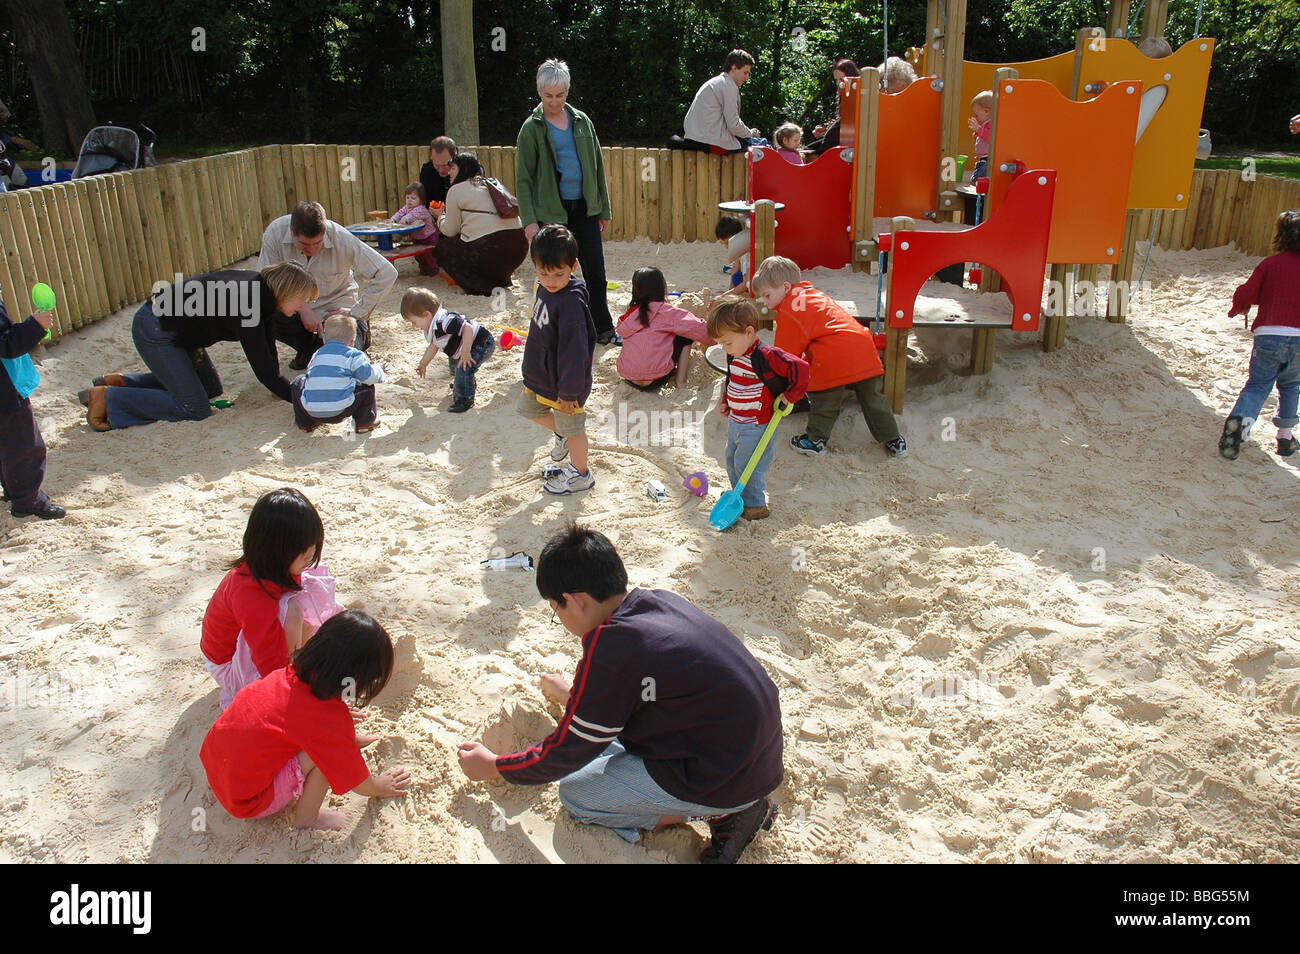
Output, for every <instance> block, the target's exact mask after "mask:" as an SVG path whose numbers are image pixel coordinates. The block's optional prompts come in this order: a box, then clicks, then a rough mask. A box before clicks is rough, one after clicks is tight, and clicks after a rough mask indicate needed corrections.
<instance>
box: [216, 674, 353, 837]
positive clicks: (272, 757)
mask: <svg viewBox="0 0 1300 954" xmlns="http://www.w3.org/2000/svg"><path fill="white" fill-rule="evenodd" d="M299 752H306V753H307V757H308V758H310V759H311V760H312V762H313V763H315V765H316V767H317V768H319V769H320V770H321V771H322V772H324V773H325V778H326V780H327V781H328V782H329V783H330V788H332V789H334V791H335V792H337V793H339V794H340V795H341V794H343V793H344V792H350V791H352V789H354V788H356V787H357V786H358V785H360V784H361V783H362V782H364V781H365V780H366V779H367V778H369V777H370V767H369V766H368V765H367V764H366V760H365V758H363V757H362V755H361V749H359V748H358V747H357V735H356V729H355V727H354V726H353V722H352V715H351V713H349V712H348V707H347V705H346V704H345V703H344V702H343V700H342V699H341V698H334V699H317V698H316V697H315V696H313V695H312V694H311V689H310V688H309V687H308V686H307V685H306V684H305V683H303V682H301V681H300V680H299V679H298V676H297V675H296V674H295V673H294V671H293V667H292V666H286V667H285V668H283V669H277V670H276V671H275V672H273V673H271V674H270V675H267V676H264V677H263V678H261V679H259V680H258V681H257V682H252V683H249V684H248V685H247V686H245V687H244V688H243V689H241V690H239V693H238V695H236V696H235V701H234V702H232V703H231V704H230V706H229V708H227V709H226V711H225V712H223V713H221V716H220V718H218V719H217V722H216V725H214V726H213V727H212V729H211V730H210V731H209V732H208V737H207V738H206V739H204V740H203V748H202V749H200V750H199V758H200V759H201V760H202V762H203V767H204V768H205V769H206V770H207V773H208V784H210V785H211V786H212V792H213V794H214V795H216V796H217V801H219V802H221V804H222V805H223V806H225V809H226V811H228V812H230V814H232V815H234V816H235V817H236V818H252V817H253V816H255V815H259V814H261V813H262V812H263V811H265V810H266V809H267V808H269V807H270V805H271V800H272V798H273V797H274V794H275V793H274V791H273V788H272V783H273V782H274V780H275V776H276V773H277V772H279V771H280V769H282V768H284V765H285V763H286V762H288V761H289V759H291V758H293V757H295V756H296V755H297V754H298V753H299Z"/></svg>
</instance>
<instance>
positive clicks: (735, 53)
mask: <svg viewBox="0 0 1300 954" xmlns="http://www.w3.org/2000/svg"><path fill="white" fill-rule="evenodd" d="M753 68H754V58H753V57H752V56H750V55H749V54H748V53H746V52H745V51H744V50H732V51H731V52H730V53H728V54H727V60H726V62H725V63H723V64H722V72H721V73H719V74H718V75H717V76H715V77H713V79H711V80H709V81H708V82H706V83H705V84H704V85H703V86H701V87H700V88H699V89H698V90H696V92H695V99H694V101H693V102H692V103H691V108H690V109H689V110H687V112H686V122H685V125H684V131H685V134H686V137H685V138H686V139H687V141H688V142H694V143H696V144H700V145H705V146H709V147H712V148H711V149H710V151H711V152H713V153H715V154H718V153H724V152H740V151H741V150H742V149H744V148H745V147H746V146H749V145H750V144H751V141H752V140H755V139H759V138H761V136H762V133H761V132H760V131H759V130H757V129H753V128H751V127H749V126H746V125H745V123H744V121H743V120H742V119H741V118H740V87H741V86H743V85H744V84H745V83H746V82H747V81H748V80H749V74H750V71H751V70H752V69H753Z"/></svg>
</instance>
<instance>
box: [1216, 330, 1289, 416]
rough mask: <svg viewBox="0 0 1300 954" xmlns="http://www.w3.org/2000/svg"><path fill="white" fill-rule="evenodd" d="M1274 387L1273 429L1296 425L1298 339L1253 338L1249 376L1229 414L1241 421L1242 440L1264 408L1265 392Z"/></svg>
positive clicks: (1259, 336) (1267, 336)
mask: <svg viewBox="0 0 1300 954" xmlns="http://www.w3.org/2000/svg"><path fill="white" fill-rule="evenodd" d="M1274 383H1276V384H1277V417H1275V418H1273V424H1274V425H1276V426H1277V427H1295V426H1296V425H1297V424H1300V417H1297V405H1298V404H1300V337H1293V336H1291V335H1256V336H1255V345H1254V347H1253V348H1252V349H1251V352H1250V375H1249V377H1247V379H1246V386H1245V387H1244V388H1242V389H1241V396H1240V397H1238V398H1237V403H1236V404H1235V405H1233V408H1232V414H1234V415H1236V416H1238V417H1240V418H1241V420H1242V436H1243V438H1245V437H1249V436H1250V430H1251V427H1252V426H1253V425H1254V423H1255V418H1257V417H1258V416H1259V409H1260V408H1261V407H1263V406H1264V400H1265V399H1266V398H1267V397H1268V392H1269V391H1271V390H1273V385H1274Z"/></svg>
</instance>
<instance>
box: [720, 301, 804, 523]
mask: <svg viewBox="0 0 1300 954" xmlns="http://www.w3.org/2000/svg"><path fill="white" fill-rule="evenodd" d="M758 323H759V315H758V306H757V305H755V304H754V303H753V301H751V300H750V299H748V298H740V297H738V296H735V295H728V296H726V297H725V298H719V299H718V300H717V301H715V302H714V303H713V305H712V306H711V307H710V308H709V334H710V335H711V336H712V337H713V338H714V339H715V340H716V341H717V342H718V344H720V345H722V348H723V350H724V351H726V352H727V380H726V382H725V383H724V384H723V386H722V403H721V404H720V405H719V407H718V413H719V414H721V415H722V416H723V417H725V418H727V449H726V463H727V476H728V477H729V478H731V486H732V487H735V486H736V485H737V484H738V483H739V482H740V475H741V474H742V473H743V472H744V470H745V468H746V466H748V464H749V460H750V458H751V457H752V456H753V455H754V451H755V450H756V449H757V448H758V443H759V441H760V440H761V439H762V437H763V430H764V428H766V427H767V423H768V421H770V420H771V419H772V406H773V404H774V403H775V401H776V399H777V397H784V398H785V399H786V400H787V401H789V402H790V403H791V404H794V403H795V402H797V401H798V400H799V399H800V398H802V397H803V396H804V392H806V391H807V390H808V362H807V361H805V360H804V359H803V358H800V357H797V356H796V355H793V354H790V353H789V352H786V351H783V350H781V349H780V348H774V347H768V346H767V345H765V344H762V343H761V342H760V341H759V340H758ZM775 450H776V441H769V442H768V445H767V447H766V448H765V449H764V450H763V455H762V456H761V457H760V458H759V460H758V464H757V466H755V468H754V472H753V473H752V474H751V475H750V477H749V482H748V483H746V484H745V489H744V491H743V492H742V493H741V495H740V496H741V499H742V500H743V501H744V504H745V509H744V510H743V511H742V512H741V514H740V515H741V516H742V517H743V518H744V519H746V520H762V519H763V518H764V517H767V516H769V515H770V514H771V510H769V509H768V507H767V496H766V494H765V493H764V491H765V490H766V484H767V472H768V469H769V468H770V467H771V466H772V455H773V453H774V452H775Z"/></svg>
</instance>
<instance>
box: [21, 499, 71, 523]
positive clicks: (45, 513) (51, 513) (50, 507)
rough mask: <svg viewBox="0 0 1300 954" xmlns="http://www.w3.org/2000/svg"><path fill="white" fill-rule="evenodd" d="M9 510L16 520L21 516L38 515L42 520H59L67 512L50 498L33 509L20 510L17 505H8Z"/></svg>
mask: <svg viewBox="0 0 1300 954" xmlns="http://www.w3.org/2000/svg"><path fill="white" fill-rule="evenodd" d="M9 512H10V513H11V514H13V516H14V517H15V519H18V520H21V519H22V518H23V517H40V518H41V519H42V520H61V519H63V518H64V517H66V516H67V514H68V512H67V511H66V510H64V509H63V508H62V507H60V506H59V505H58V504H56V503H55V502H54V501H52V500H46V501H45V502H44V503H43V504H41V505H40V506H39V507H37V508H35V509H34V510H20V509H18V508H17V507H10V508H9Z"/></svg>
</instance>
